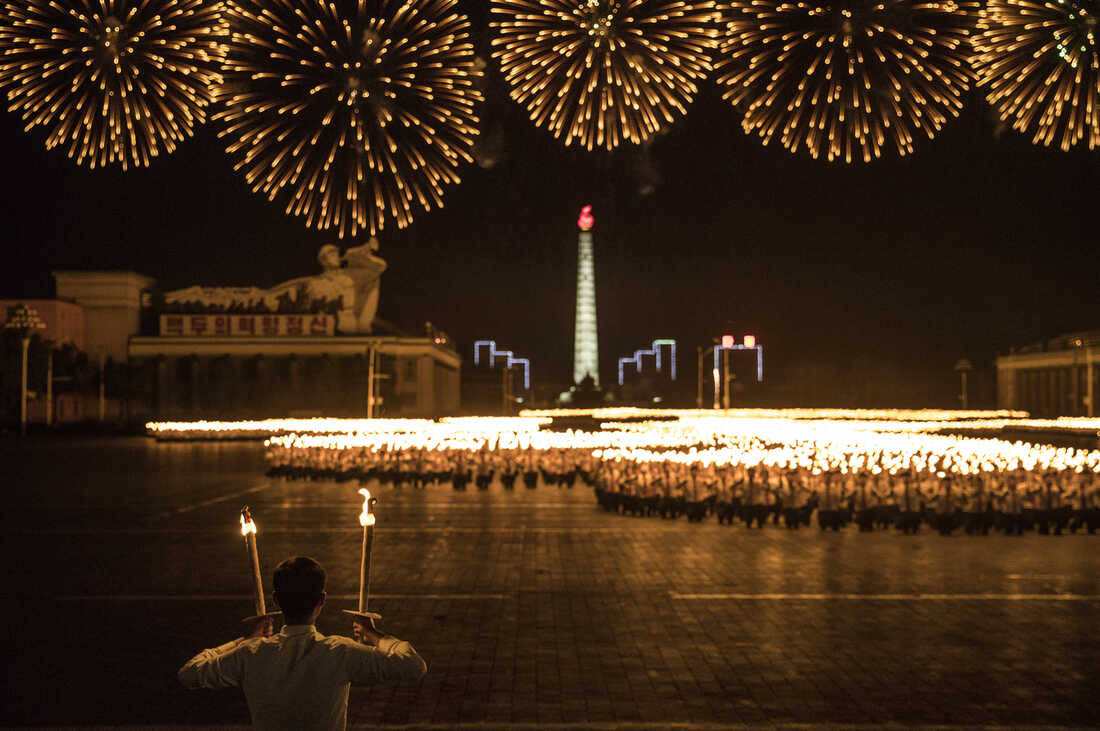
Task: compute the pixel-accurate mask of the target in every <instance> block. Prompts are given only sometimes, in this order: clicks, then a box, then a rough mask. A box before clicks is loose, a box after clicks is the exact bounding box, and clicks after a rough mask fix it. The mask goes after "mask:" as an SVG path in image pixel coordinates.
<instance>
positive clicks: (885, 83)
mask: <svg viewBox="0 0 1100 731" xmlns="http://www.w3.org/2000/svg"><path fill="white" fill-rule="evenodd" d="M727 10H728V13H727V33H726V35H725V36H724V38H723V42H722V51H721V54H720V58H721V61H720V63H719V67H720V69H721V71H722V73H723V75H722V76H721V77H720V78H719V83H721V84H723V85H725V86H726V87H727V88H726V91H725V98H726V99H728V100H730V101H731V102H732V103H733V104H734V106H735V107H737V108H739V109H740V110H741V111H742V112H743V113H744V115H745V117H744V122H743V126H744V128H745V130H746V131H747V132H755V133H756V134H758V135H759V136H760V137H761V138H762V139H763V141H764V144H765V145H766V144H768V143H769V142H770V141H771V140H772V139H773V138H778V140H779V141H780V142H781V143H782V144H783V146H784V147H786V148H787V149H789V150H790V151H791V152H796V151H798V150H799V148H805V149H806V150H807V151H808V152H809V153H810V155H811V156H812V157H814V158H815V159H816V158H819V157H824V158H826V159H827V160H829V161H834V160H843V161H845V162H852V161H853V160H863V161H864V162H869V161H870V160H872V159H874V158H877V157H880V156H881V155H882V152H883V150H884V148H885V147H886V146H887V145H889V144H891V143H892V144H893V146H894V147H896V148H897V150H898V152H899V153H900V154H901V155H907V154H909V153H911V152H913V149H914V137H915V136H916V135H917V133H919V132H923V133H924V134H925V135H926V136H927V137H929V138H931V137H932V136H934V135H935V134H936V133H937V132H938V131H939V130H940V129H941V128H942V127H943V125H944V124H945V123H946V122H947V120H948V119H949V118H951V117H955V116H958V113H959V110H960V109H961V108H962V99H963V95H964V94H965V93H966V91H967V90H968V89H969V88H970V84H971V82H972V81H973V72H972V71H970V68H969V60H970V58H969V51H970V48H969V34H970V29H971V28H972V26H973V22H974V17H975V14H976V11H977V5H976V4H975V3H968V2H954V1H948V2H924V1H922V0H882V1H881V2H880V1H877V0H837V2H829V1H828V0H794V1H787V0H734V1H733V2H732V3H731V5H730V6H729V7H728V8H727Z"/></svg>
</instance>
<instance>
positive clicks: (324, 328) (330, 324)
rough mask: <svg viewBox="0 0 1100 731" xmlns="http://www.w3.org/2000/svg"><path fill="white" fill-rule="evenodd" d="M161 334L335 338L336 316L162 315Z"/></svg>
mask: <svg viewBox="0 0 1100 731" xmlns="http://www.w3.org/2000/svg"><path fill="white" fill-rule="evenodd" d="M160 334H161V335H162V336H168V335H174V336H184V337H249V338H251V337H265V338H270V337H306V336H316V335H335V334H336V317H335V316H333V315H322V314H315V315H161V316H160Z"/></svg>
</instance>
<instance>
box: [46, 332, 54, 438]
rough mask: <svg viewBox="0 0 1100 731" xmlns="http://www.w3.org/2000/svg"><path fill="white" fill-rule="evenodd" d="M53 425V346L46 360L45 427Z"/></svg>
mask: <svg viewBox="0 0 1100 731" xmlns="http://www.w3.org/2000/svg"><path fill="white" fill-rule="evenodd" d="M52 425H53V348H50V352H49V354H48V356H47V360H46V427H47V428H49V427H50V426H52Z"/></svg>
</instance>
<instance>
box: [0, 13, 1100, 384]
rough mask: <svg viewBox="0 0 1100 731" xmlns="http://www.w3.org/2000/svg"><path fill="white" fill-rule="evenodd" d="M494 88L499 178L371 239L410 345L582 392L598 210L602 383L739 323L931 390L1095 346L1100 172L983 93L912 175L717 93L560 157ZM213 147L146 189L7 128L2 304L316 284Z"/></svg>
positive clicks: (454, 194)
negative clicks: (127, 280) (78, 287)
mask: <svg viewBox="0 0 1100 731" xmlns="http://www.w3.org/2000/svg"><path fill="white" fill-rule="evenodd" d="M466 5H467V6H472V5H475V4H474V3H466ZM476 5H480V3H477V4H476ZM474 20H475V27H477V28H478V33H483V31H482V30H481V28H480V26H482V25H483V23H482V21H481V18H475V19H474ZM480 43H481V45H482V46H484V45H485V43H484V37H483V38H482V39H481V41H480ZM483 55H485V54H483ZM490 73H491V74H492V76H491V82H490V87H489V91H488V95H489V100H488V102H487V105H486V106H485V107H483V109H482V110H481V116H482V118H483V120H485V121H486V123H487V125H488V126H489V127H490V128H494V127H495V128H496V129H499V131H500V132H501V133H502V139H503V157H502V159H501V160H500V161H499V163H498V164H496V165H495V166H494V167H492V168H490V169H483V168H481V167H478V166H474V165H471V166H467V167H466V168H464V169H463V170H461V171H460V174H461V175H462V177H463V182H462V184H461V185H459V186H452V187H450V188H448V189H447V192H446V194H445V197H444V203H445V207H444V209H442V210H437V211H432V212H430V213H423V212H420V213H419V214H418V216H417V218H416V219H415V220H414V222H413V224H412V226H411V227H409V228H408V229H406V230H404V231H398V230H396V229H394V230H390V229H387V230H386V231H384V232H383V233H382V235H381V236H380V239H381V242H382V251H381V254H382V256H383V257H385V258H386V259H387V260H388V261H389V266H390V268H389V271H388V272H387V274H386V275H385V276H384V278H383V284H382V304H381V308H380V312H379V314H380V315H381V316H382V317H384V318H386V319H387V320H390V321H393V322H396V323H398V324H399V325H402V326H404V327H405V328H407V329H409V330H414V331H415V330H418V328H419V325H420V324H421V323H423V322H424V321H425V320H431V321H432V322H433V323H435V324H436V325H437V326H438V327H441V328H442V329H444V330H446V331H447V332H449V333H450V334H451V335H452V337H454V338H455V339H456V340H457V341H458V344H459V347H460V348H461V352H462V354H463V356H464V358H465V359H466V360H467V362H469V361H470V349H471V346H472V343H473V341H474V340H475V339H479V338H495V339H496V340H497V342H498V343H500V344H502V345H506V346H508V347H511V348H513V349H514V350H515V351H516V352H517V354H519V355H527V356H530V357H531V358H532V363H533V369H534V376H535V378H536V380H546V379H553V380H560V381H563V382H564V381H566V380H567V379H568V378H569V376H570V374H571V357H572V321H573V304H574V277H575V274H576V233H577V229H576V224H575V221H576V216H577V211H578V209H579V208H580V206H581V205H583V204H586V203H588V204H591V205H592V206H593V209H594V214H595V216H596V228H595V235H596V269H597V298H598V302H597V306H598V311H599V328H600V354H601V370H602V372H603V374H604V379H605V380H607V381H611V380H612V378H613V373H614V367H615V362H616V359H617V358H618V356H620V355H626V354H629V353H630V352H631V351H633V350H634V349H635V348H639V347H643V346H644V345H645V344H646V343H648V342H649V341H650V340H652V339H654V338H657V337H674V338H677V339H678V340H679V341H680V342H681V347H682V348H683V351H684V352H685V357H684V358H682V359H681V368H682V369H683V370H685V371H687V372H691V369H692V368H693V366H694V363H693V361H694V358H693V357H691V356H688V355H686V353H687V352H690V351H694V347H695V345H697V344H705V343H709V342H710V338H711V337H712V336H714V335H719V334H721V332H722V331H723V329H725V327H726V323H727V322H730V323H732V324H733V325H732V330H733V331H734V332H735V333H736V334H739V335H740V334H744V333H748V332H752V333H755V334H756V335H757V336H758V337H759V339H760V341H761V342H763V343H764V344H765V346H766V348H767V349H768V353H769V363H770V364H772V365H773V366H774V367H777V368H782V366H783V364H790V363H796V362H798V363H810V362H815V361H818V360H821V361H826V362H831V363H845V362H848V361H850V360H852V359H854V358H856V357H858V356H864V357H868V358H873V359H876V360H879V361H884V362H889V363H894V364H898V365H900V366H909V367H913V366H914V364H917V365H918V367H920V368H922V369H927V370H929V371H944V370H947V371H949V370H950V368H951V365H952V364H953V363H954V362H955V360H956V359H958V358H959V357H961V356H964V355H965V356H968V357H970V358H971V359H972V360H974V361H975V363H976V364H977V365H979V367H981V366H983V365H989V363H990V361H991V359H992V357H993V356H994V355H995V354H996V353H997V352H1003V351H1005V350H1007V348H1008V347H1009V346H1012V345H1019V344H1024V343H1026V342H1030V341H1032V340H1036V339H1039V338H1045V337H1050V336H1053V335H1056V334H1058V333H1061V332H1065V331H1070V330H1075V329H1088V328H1097V327H1100V287H1098V285H1097V281H1098V277H1097V275H1098V268H1100V267H1098V262H1100V257H1098V255H1097V244H1098V238H1097V233H1096V232H1097V211H1098V201H1100V196H1098V192H1100V152H1093V153H1089V152H1086V151H1078V152H1072V153H1068V154H1067V153H1063V152H1060V151H1057V150H1049V149H1046V148H1039V147H1034V146H1032V145H1031V144H1030V143H1029V141H1028V139H1027V138H1024V137H1021V136H1019V135H1018V134H1016V133H1014V132H1012V131H1010V130H1001V129H999V127H998V125H997V124H996V119H995V118H994V117H993V116H992V114H991V113H990V111H989V109H988V107H987V106H986V105H985V104H984V102H983V101H982V99H981V96H980V93H972V94H971V95H970V98H969V103H968V106H967V108H966V109H964V111H963V115H962V117H961V118H960V119H957V120H954V121H952V122H951V123H950V124H949V125H948V127H947V128H946V129H945V130H944V131H943V132H942V133H941V134H940V135H939V136H938V137H937V138H936V139H934V140H931V141H921V140H918V142H917V152H916V154H915V155H913V156H911V157H909V158H906V159H898V158H897V157H896V156H894V157H891V158H889V159H885V160H881V161H878V162H875V163H873V164H870V165H863V164H859V165H851V166H843V165H839V164H828V163H824V162H815V161H813V160H811V159H809V157H808V156H805V155H798V156H794V155H791V154H790V153H788V152H787V151H786V150H784V149H782V148H781V147H779V146H777V145H775V144H774V143H773V144H772V145H771V146H769V147H767V148H765V147H763V146H761V145H760V143H759V142H758V139H757V138H756V137H755V136H754V137H748V136H746V134H745V133H744V132H743V131H742V130H741V127H740V123H739V118H738V116H737V114H736V112H735V111H734V110H733V109H732V108H730V107H729V106H728V105H727V104H726V103H724V102H723V101H722V100H721V97H720V93H719V91H718V90H717V89H716V88H715V86H714V84H713V81H710V82H708V83H707V84H706V85H704V87H703V91H702V93H701V94H700V96H699V97H698V98H697V99H696V101H695V103H694V104H693V106H692V107H691V108H690V109H689V110H688V115H687V116H686V117H685V118H683V119H681V120H679V122H678V123H677V124H675V125H674V126H673V127H672V128H671V129H670V130H669V131H668V133H667V134H665V135H664V136H662V137H660V138H658V139H657V140H656V141H655V142H654V143H653V144H652V147H651V150H650V154H649V158H648V160H647V159H646V158H645V157H644V155H642V154H640V153H639V152H638V150H637V149H634V148H624V149H621V150H619V151H616V152H614V153H610V154H608V153H605V152H592V153H588V152H584V151H581V150H566V149H564V148H563V147H562V146H561V145H560V144H559V143H558V142H557V141H555V140H554V139H552V138H551V136H550V135H549V133H546V132H544V131H541V130H537V129H535V128H534V127H533V126H532V125H531V123H530V122H529V121H528V119H527V116H526V114H525V113H524V112H523V110H522V109H521V108H520V107H519V106H518V105H515V104H513V103H512V102H511V101H510V100H509V99H508V97H507V94H506V92H505V90H504V87H503V84H502V82H501V80H500V77H499V75H498V74H497V72H496V71H495V66H494V65H493V64H490ZM215 132H216V130H215V128H214V127H213V126H210V125H208V126H206V127H205V128H203V129H202V130H200V132H199V134H198V136H197V137H196V138H194V139H192V140H191V141H189V142H187V143H186V144H185V145H183V146H182V147H181V148H180V149H179V150H178V151H177V152H176V153H175V154H174V155H172V156H169V157H161V158H160V159H158V160H157V161H156V162H155V163H154V165H153V166H152V167H151V168H149V169H142V170H138V171H131V172H128V173H122V172H120V171H115V170H106V171H104V170H96V171H89V170H85V169H80V168H77V167H75V166H74V165H73V164H72V163H70V161H69V160H68V159H67V158H66V157H65V156H64V153H63V152H59V151H54V152H47V151H46V150H45V148H44V144H43V142H44V136H43V134H42V133H41V132H40V131H34V132H32V133H30V134H25V133H24V132H23V131H22V126H21V124H20V122H19V120H18V119H17V118H16V117H15V116H13V115H11V114H10V113H4V114H2V115H0V153H2V156H3V160H4V162H5V166H4V168H5V170H6V172H7V175H6V176H5V177H6V180H7V191H6V195H4V196H3V198H2V203H0V206H2V213H3V220H4V223H5V226H4V245H5V247H6V249H7V251H8V256H7V258H6V263H5V266H4V267H2V268H0V296H27V297H30V296H51V295H52V294H53V291H52V283H51V281H50V277H49V272H50V270H52V269H80V268H116V269H133V270H136V271H139V272H142V273H144V274H148V275H150V276H152V277H155V278H156V279H158V280H159V282H160V284H161V286H162V287H163V288H165V289H174V288H178V287H184V286H188V285H191V284H205V285H247V284H258V285H263V286H269V285H272V284H275V283H276V282H279V281H283V280H286V279H289V278H291V277H295V276H301V275H303V274H311V273H314V272H316V271H318V267H317V264H316V259H315V256H316V252H317V249H318V248H319V247H320V246H321V245H322V244H324V243H329V242H336V237H335V234H331V233H324V232H317V231H312V230H307V229H305V228H304V226H303V225H302V223H301V222H300V220H299V219H295V218H291V217H287V216H285V215H284V214H283V206H282V205H280V204H279V203H275V204H270V203H268V202H267V201H266V199H265V198H262V197H260V196H257V195H254V194H252V193H251V192H250V191H249V190H248V188H247V186H246V185H245V183H244V181H243V179H241V178H240V177H239V176H238V175H237V174H235V173H234V172H233V170H232V167H231V165H230V162H229V160H228V158H227V157H226V156H225V155H224V154H223V151H222V150H223V148H222V145H221V144H220V143H219V141H218V140H217V138H216V134H215ZM647 166H650V167H649V170H650V172H646V168H647ZM654 172H655V173H656V176H657V178H659V181H658V182H657V186H656V189H655V191H654V192H652V193H651V194H649V195H643V194H642V192H641V189H642V188H643V187H644V185H645V181H646V180H647V179H651V178H652V177H653V173H654ZM355 243H357V242H356V241H354V240H350V239H349V240H345V241H344V242H342V245H344V246H348V245H353V244H355Z"/></svg>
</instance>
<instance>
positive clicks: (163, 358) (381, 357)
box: [129, 335, 461, 419]
mask: <svg viewBox="0 0 1100 731" xmlns="http://www.w3.org/2000/svg"><path fill="white" fill-rule="evenodd" d="M129 352H130V366H131V370H132V372H133V379H134V383H135V385H136V388H137V390H138V391H139V393H141V394H142V397H141V398H140V399H139V401H140V402H141V403H142V404H144V405H145V407H146V408H147V409H148V416H149V418H157V419H204V418H210V419H213V418H217V419H225V418H266V417H281V416H286V417H293V416H346V417H353V416H354V417H362V416H364V415H365V414H366V412H367V399H368V384H369V373H370V357H371V355H372V354H373V355H374V357H375V358H376V359H377V360H376V361H375V363H376V366H375V374H376V375H375V378H376V395H375V415H376V416H378V415H386V416H408V417H434V416H442V415H448V414H454V413H457V411H458V409H459V377H460V371H461V362H460V358H459V356H458V353H456V352H455V351H454V350H453V349H451V348H449V347H447V346H446V345H445V344H438V343H436V342H435V338H432V337H420V338H417V337H394V336H383V335H379V336H373V335H372V336H365V337H364V336H348V337H341V336H338V335H314V336H308V335H305V336H298V335H289V336H262V335H260V336H251V335H248V336H217V335H214V336H206V335H187V336H175V335H163V336H145V337H134V338H131V340H130V351H129Z"/></svg>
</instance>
